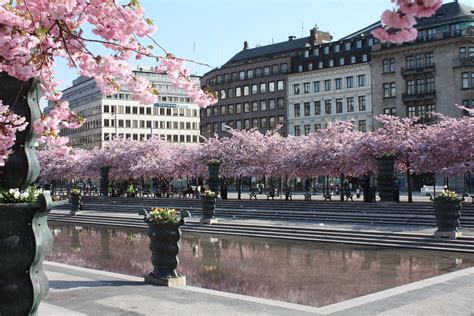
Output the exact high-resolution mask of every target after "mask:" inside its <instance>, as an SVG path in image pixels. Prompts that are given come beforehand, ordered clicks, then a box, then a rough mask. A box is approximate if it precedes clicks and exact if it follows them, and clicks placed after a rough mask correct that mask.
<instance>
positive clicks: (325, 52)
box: [323, 46, 329, 55]
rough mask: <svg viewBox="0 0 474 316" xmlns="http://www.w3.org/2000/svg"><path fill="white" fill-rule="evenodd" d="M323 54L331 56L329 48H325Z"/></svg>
mask: <svg viewBox="0 0 474 316" xmlns="http://www.w3.org/2000/svg"><path fill="white" fill-rule="evenodd" d="M323 54H324V55H327V54H329V46H324V48H323Z"/></svg>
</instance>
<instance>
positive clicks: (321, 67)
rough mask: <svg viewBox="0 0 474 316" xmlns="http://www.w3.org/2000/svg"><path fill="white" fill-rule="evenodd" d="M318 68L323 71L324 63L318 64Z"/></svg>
mask: <svg viewBox="0 0 474 316" xmlns="http://www.w3.org/2000/svg"><path fill="white" fill-rule="evenodd" d="M318 68H319V69H323V68H324V65H323V62H322V61H320V62H318Z"/></svg>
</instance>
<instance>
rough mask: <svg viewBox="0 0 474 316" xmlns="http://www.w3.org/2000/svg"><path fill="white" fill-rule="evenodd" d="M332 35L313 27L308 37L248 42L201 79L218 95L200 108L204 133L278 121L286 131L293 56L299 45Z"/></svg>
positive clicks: (263, 126) (265, 126) (264, 126)
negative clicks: (254, 44) (269, 42)
mask: <svg viewBox="0 0 474 316" xmlns="http://www.w3.org/2000/svg"><path fill="white" fill-rule="evenodd" d="M330 39H331V36H330V35H329V34H328V33H325V32H320V31H318V30H316V29H313V30H311V33H310V36H309V37H304V38H300V39H296V38H295V37H294V36H290V37H289V39H288V41H286V42H282V43H276V44H272V45H266V46H260V47H256V48H252V49H251V48H249V47H248V44H247V42H245V43H244V49H243V50H242V51H241V52H239V53H237V54H236V55H235V56H234V57H232V58H231V59H230V60H229V61H228V62H227V63H225V64H224V65H223V66H222V67H220V68H217V69H214V70H212V71H210V72H208V73H207V74H205V75H204V76H203V77H202V79H201V86H202V87H203V88H204V89H210V90H212V91H215V92H216V93H217V95H218V102H217V103H216V104H214V105H213V106H210V107H208V108H206V109H202V110H201V134H202V135H203V136H206V137H209V136H212V135H214V134H218V135H219V136H222V135H227V132H226V126H229V127H232V128H236V129H248V128H256V129H259V130H260V131H262V132H264V131H266V130H269V129H272V128H274V127H275V126H276V125H277V124H279V125H282V126H283V127H282V128H281V129H280V132H281V133H282V134H283V135H286V125H287V117H286V116H287V104H288V102H287V86H288V85H287V77H286V75H287V74H288V73H289V72H290V70H291V67H292V65H291V60H292V59H291V57H292V55H293V54H294V53H295V52H296V51H297V50H298V49H301V48H304V47H306V46H307V45H310V46H311V45H314V44H316V43H322V42H325V41H329V40H330Z"/></svg>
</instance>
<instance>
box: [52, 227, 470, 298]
mask: <svg viewBox="0 0 474 316" xmlns="http://www.w3.org/2000/svg"><path fill="white" fill-rule="evenodd" d="M51 228H52V230H53V234H54V247H53V251H52V252H51V254H50V255H49V257H48V258H47V260H51V261H56V262H62V263H66V264H72V265H77V266H82V267H88V268H93V269H99V270H107V271H113V272H119V273H124V274H131V275H138V276H141V275H145V274H148V273H149V272H150V271H151V270H152V267H151V262H150V256H151V252H150V251H149V250H148V237H147V236H146V234H145V233H144V231H141V232H137V231H135V232H132V231H126V230H119V229H111V228H91V227H82V228H81V227H77V226H76V227H74V226H58V225H52V226H51ZM179 260H180V264H179V267H178V271H179V272H180V273H182V274H184V275H186V278H187V284H188V285H192V286H197V287H203V288H209V289H215V290H220V291H224V292H231V293H238V294H244V295H250V296H256V297H263V298H269V299H275V300H280V301H287V302H293V303H299V304H305V305H312V306H324V305H327V304H332V303H336V302H340V301H343V300H347V299H350V298H353V297H357V296H361V295H365V294H369V293H373V292H377V291H380V290H384V289H387V288H391V287H394V286H398V285H402V284H406V283H410V282H414V281H418V280H421V279H425V278H429V277H432V276H436V275H439V274H443V273H447V272H451V271H455V270H459V269H462V268H467V267H470V266H474V256H473V255H468V254H455V253H447V252H428V251H420V250H407V249H391V248H374V247H363V246H350V245H341V244H334V243H315V242H292V241H285V240H277V239H262V238H246V237H231V236H222V235H221V236H219V235H214V236H213V237H211V236H209V235H203V234H195V233H189V232H185V233H184V236H183V239H182V241H181V250H180V254H179Z"/></svg>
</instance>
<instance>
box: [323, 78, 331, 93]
mask: <svg viewBox="0 0 474 316" xmlns="http://www.w3.org/2000/svg"><path fill="white" fill-rule="evenodd" d="M330 90H331V80H324V91H330Z"/></svg>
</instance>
